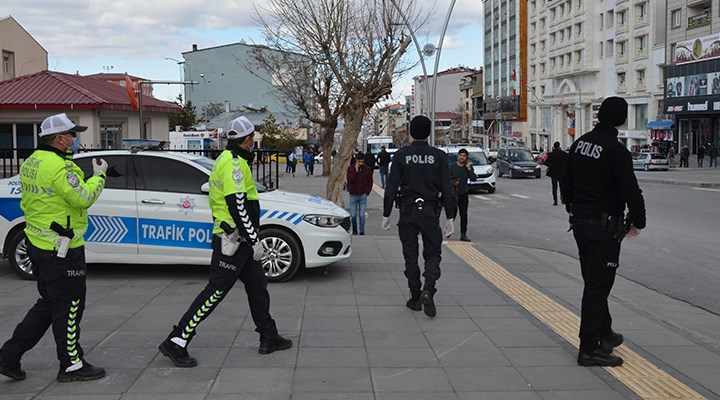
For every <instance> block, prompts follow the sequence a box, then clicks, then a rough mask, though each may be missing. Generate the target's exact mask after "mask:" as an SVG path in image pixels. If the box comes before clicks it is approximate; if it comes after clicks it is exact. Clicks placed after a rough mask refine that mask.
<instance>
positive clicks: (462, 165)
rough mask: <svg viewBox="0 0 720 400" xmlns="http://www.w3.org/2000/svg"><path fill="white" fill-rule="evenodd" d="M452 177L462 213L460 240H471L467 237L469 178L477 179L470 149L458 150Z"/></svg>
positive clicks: (459, 209)
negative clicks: (469, 154) (470, 156)
mask: <svg viewBox="0 0 720 400" xmlns="http://www.w3.org/2000/svg"><path fill="white" fill-rule="evenodd" d="M450 179H452V181H453V186H455V198H456V199H457V206H458V213H459V214H460V240H461V241H463V242H470V241H471V240H470V238H468V237H467V224H468V205H469V203H470V201H469V198H468V197H469V196H468V192H469V191H470V189H469V188H468V180H471V181H475V180H477V175H475V171H474V170H473V166H472V164H471V163H470V161H468V151H467V150H466V149H460V150H458V154H457V161H456V162H454V163H453V164H452V165H450Z"/></svg>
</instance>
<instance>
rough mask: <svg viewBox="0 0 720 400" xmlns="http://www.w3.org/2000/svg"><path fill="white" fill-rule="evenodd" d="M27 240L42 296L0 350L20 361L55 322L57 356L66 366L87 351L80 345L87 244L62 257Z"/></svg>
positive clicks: (81, 357) (69, 251)
mask: <svg viewBox="0 0 720 400" xmlns="http://www.w3.org/2000/svg"><path fill="white" fill-rule="evenodd" d="M26 242H27V243H28V255H29V256H30V261H32V265H33V274H34V275H35V276H36V277H37V289H38V292H39V293H40V298H39V299H38V301H37V302H36V303H35V305H34V306H33V307H32V308H31V309H30V311H28V312H27V314H26V315H25V318H24V319H23V320H22V322H20V324H18V326H17V327H16V328H15V331H14V332H13V335H12V338H10V340H8V341H7V342H5V344H4V345H3V346H2V349H0V352H2V358H3V361H5V362H10V363H15V362H19V361H20V359H21V358H22V356H23V354H25V352H27V351H28V350H30V349H32V348H33V347H35V345H36V344H37V343H38V342H39V341H40V339H41V338H42V337H43V335H44V334H45V332H46V331H47V330H48V328H49V327H50V326H52V332H53V336H54V337H55V345H56V349H57V358H58V360H59V361H60V368H61V369H63V370H64V369H66V368H68V367H70V366H71V365H74V364H77V363H79V362H80V361H82V359H83V354H84V353H83V349H82V347H81V346H80V321H81V320H82V316H83V312H84V311H85V294H86V292H87V287H86V284H85V279H86V275H87V268H86V266H85V247H78V248H76V249H69V250H68V252H67V255H66V256H65V258H58V257H57V256H56V255H55V254H56V253H55V252H54V251H45V250H40V249H38V248H36V247H34V246H33V245H32V244H30V242H29V240H26Z"/></svg>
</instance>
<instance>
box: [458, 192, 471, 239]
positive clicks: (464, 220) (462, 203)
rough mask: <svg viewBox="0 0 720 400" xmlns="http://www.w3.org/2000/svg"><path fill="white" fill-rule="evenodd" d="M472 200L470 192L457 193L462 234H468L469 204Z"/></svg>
mask: <svg viewBox="0 0 720 400" xmlns="http://www.w3.org/2000/svg"><path fill="white" fill-rule="evenodd" d="M469 203H470V200H469V199H468V194H467V193H465V194H458V195H457V205H458V214H460V235H462V236H465V235H466V234H467V225H468V205H469Z"/></svg>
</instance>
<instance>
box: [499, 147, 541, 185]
mask: <svg viewBox="0 0 720 400" xmlns="http://www.w3.org/2000/svg"><path fill="white" fill-rule="evenodd" d="M497 156H498V158H497V169H498V175H499V176H503V175H504V174H507V175H508V176H509V177H510V179H513V178H517V177H522V176H534V177H535V178H540V177H541V176H542V175H541V170H540V165H538V164H537V163H536V162H535V158H534V157H533V155H532V153H531V152H530V150H529V149H528V148H526V147H501V148H499V149H498V154H497Z"/></svg>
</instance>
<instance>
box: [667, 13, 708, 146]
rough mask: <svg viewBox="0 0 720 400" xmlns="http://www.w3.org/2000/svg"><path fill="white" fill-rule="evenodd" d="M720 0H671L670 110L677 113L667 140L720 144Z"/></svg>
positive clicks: (668, 99) (684, 142) (688, 144)
mask: <svg viewBox="0 0 720 400" xmlns="http://www.w3.org/2000/svg"><path fill="white" fill-rule="evenodd" d="M719 9H720V0H668V2H667V14H666V15H667V20H666V24H667V27H668V29H667V30H666V34H667V55H666V60H665V61H666V66H665V67H664V68H663V70H664V74H665V76H664V85H663V86H664V88H665V98H664V104H663V106H664V113H666V114H667V115H668V116H670V117H671V118H673V119H674V127H673V130H672V131H669V132H668V134H669V137H666V138H665V139H666V141H668V142H672V143H674V144H675V147H676V148H679V147H682V146H684V145H687V146H688V148H689V149H690V152H691V154H696V153H697V150H698V149H699V148H700V146H704V147H705V148H706V149H707V148H708V147H709V146H711V145H713V144H714V145H715V146H718V147H720V16H719V15H718V10H719Z"/></svg>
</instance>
